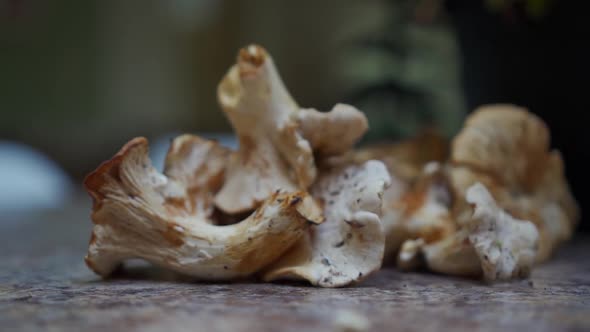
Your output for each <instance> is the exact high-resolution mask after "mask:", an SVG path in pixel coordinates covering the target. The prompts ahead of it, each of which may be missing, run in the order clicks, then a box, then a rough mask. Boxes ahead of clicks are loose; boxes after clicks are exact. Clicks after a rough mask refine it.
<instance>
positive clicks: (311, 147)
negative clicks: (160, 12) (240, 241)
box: [215, 45, 367, 213]
mask: <svg viewBox="0 0 590 332" xmlns="http://www.w3.org/2000/svg"><path fill="white" fill-rule="evenodd" d="M218 99H219V103H220V105H221V108H222V109H223V111H224V112H225V114H226V116H227V117H228V119H229V121H230V122H231V125H232V127H233V128H234V131H235V133H236V135H237V137H238V139H239V149H238V151H237V152H236V153H235V154H234V155H233V156H232V157H231V158H230V160H229V162H228V169H227V173H226V179H225V181H224V184H223V187H222V188H221V190H220V192H219V193H217V195H216V197H215V203H216V205H217V206H218V207H219V208H220V209H221V210H223V211H224V212H226V213H239V212H244V211H248V210H251V209H253V208H256V207H257V206H258V205H259V204H260V202H262V201H264V200H265V199H266V198H267V197H269V196H270V195H271V194H272V193H273V192H275V191H276V190H277V189H281V190H285V191H294V190H303V191H306V190H307V189H308V188H309V186H310V185H311V184H312V183H313V181H314V180H315V178H316V176H317V169H316V163H315V159H314V154H316V155H322V156H323V155H331V154H335V153H340V152H342V151H346V150H348V149H350V148H351V146H352V145H353V144H354V143H355V142H356V141H357V140H358V139H359V138H360V137H361V136H362V134H363V133H364V132H365V131H366V129H367V120H366V118H365V116H364V115H363V114H362V113H361V112H359V111H358V110H356V109H354V108H353V107H352V106H347V105H336V106H335V107H334V109H333V110H332V111H331V112H329V113H320V112H317V111H315V110H310V109H301V108H300V107H299V106H298V105H297V103H296V102H295V101H294V100H293V98H292V97H291V95H290V94H289V92H288V91H287V89H286V88H285V85H284V84H283V82H282V80H281V77H280V76H279V73H278V71H277V69H276V67H275V65H274V62H273V60H272V58H271V57H270V55H269V54H268V53H267V52H266V50H264V49H263V48H262V47H260V46H257V45H250V46H248V47H246V48H243V49H242V50H240V52H239V54H238V59H237V64H236V65H234V66H232V67H231V69H230V70H229V71H228V73H227V74H226V75H225V77H224V78H223V80H222V81H221V83H220V84H219V87H218ZM318 126H319V127H318ZM320 127H321V133H322V135H319V132H318V130H319V128H320Z"/></svg>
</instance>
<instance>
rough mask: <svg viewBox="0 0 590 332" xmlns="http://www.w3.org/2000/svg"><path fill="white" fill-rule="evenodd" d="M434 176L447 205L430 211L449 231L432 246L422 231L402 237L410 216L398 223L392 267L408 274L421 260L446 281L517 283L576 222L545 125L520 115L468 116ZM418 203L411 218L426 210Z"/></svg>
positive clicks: (492, 109) (490, 109) (486, 112)
mask: <svg viewBox="0 0 590 332" xmlns="http://www.w3.org/2000/svg"><path fill="white" fill-rule="evenodd" d="M441 176H443V177H445V178H446V181H445V185H444V187H446V190H447V191H448V192H449V193H452V197H453V201H452V202H449V203H448V204H443V205H439V206H435V207H437V211H440V213H441V214H440V215H443V216H445V218H449V220H451V221H452V223H453V224H454V226H455V228H456V232H452V231H451V232H448V233H447V235H446V236H445V237H443V238H441V239H439V240H438V241H434V242H432V241H428V237H427V236H426V234H424V232H419V233H410V232H409V231H408V226H407V225H409V222H408V220H411V219H412V218H415V217H414V215H415V214H416V212H413V213H412V214H410V215H409V216H405V218H400V220H401V221H399V222H398V224H399V225H402V226H404V227H403V228H402V231H403V233H402V234H404V235H405V236H406V237H407V239H408V240H407V241H406V242H405V243H404V245H403V246H402V250H401V252H400V254H399V255H398V263H399V264H400V266H403V267H408V268H412V267H414V266H416V265H417V264H418V263H419V262H420V261H423V262H425V263H426V265H427V266H428V267H429V268H430V269H432V270H434V271H438V272H441V273H446V274H454V275H480V274H481V273H483V275H484V276H485V277H486V278H487V279H491V280H493V279H509V278H514V277H518V276H524V275H527V274H528V272H529V271H530V269H531V267H532V266H533V263H534V261H535V260H536V261H542V260H544V259H546V258H547V257H548V256H549V255H550V254H551V253H552V252H553V251H554V250H555V247H556V246H557V245H558V244H559V243H560V242H561V241H563V240H566V239H568V238H569V237H570V236H571V233H572V230H573V227H574V225H575V223H576V220H577V218H578V208H577V205H576V202H575V200H574V199H573V197H572V196H571V193H570V191H569V188H568V185H567V182H566V180H565V177H564V174H563V162H562V160H561V156H560V154H559V152H557V151H549V132H548V130H547V128H546V126H545V124H544V123H543V122H542V121H541V120H540V119H539V118H537V117H536V116H534V115H532V114H530V113H528V112H527V111H526V110H524V109H522V108H518V107H515V106H510V105H493V106H486V107H482V108H480V109H479V110H476V111H475V112H474V114H473V115H471V116H470V117H469V118H468V119H467V121H466V124H465V127H464V128H463V130H462V131H461V132H460V133H459V135H457V137H456V138H455V139H454V141H453V146H452V150H451V161H450V163H449V164H448V165H447V166H445V167H444V172H443V174H441ZM419 184H420V182H418V185H419ZM418 185H415V186H414V187H413V188H412V190H410V191H409V193H410V194H411V193H412V192H416V187H417V188H419V186H418ZM418 192H419V190H418ZM410 197H411V196H410ZM418 197H420V196H418ZM399 201H403V200H399ZM418 202H419V204H418V206H419V209H415V210H416V211H420V210H421V209H428V208H429V207H428V206H432V204H431V203H429V202H428V201H427V200H418ZM472 204H476V208H475V214H474V211H473V209H472V207H471V205H472ZM400 211H402V212H403V211H405V210H404V209H400ZM422 217H423V218H425V219H428V220H430V223H431V224H436V223H439V222H440V218H436V217H435V216H430V217H429V216H428V215H422ZM524 220H526V222H525V221H524ZM531 222H532V223H531ZM533 225H534V226H533ZM421 258H422V260H421Z"/></svg>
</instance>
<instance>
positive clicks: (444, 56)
mask: <svg viewBox="0 0 590 332" xmlns="http://www.w3.org/2000/svg"><path fill="white" fill-rule="evenodd" d="M383 10H384V11H386V12H387V13H388V16H387V18H386V20H385V22H384V23H383V24H382V25H381V26H379V27H377V28H376V29H374V30H373V31H366V32H364V33H363V34H359V35H356V36H351V38H350V42H349V44H348V47H347V52H345V54H346V57H345V60H344V61H343V62H342V64H341V73H342V74H343V75H344V77H345V78H344V81H345V82H348V83H349V86H348V87H347V91H349V102H351V103H353V104H355V105H357V106H358V107H360V108H361V109H362V110H363V111H365V112H366V113H367V115H368V117H369V120H370V123H371V131H370V133H369V134H368V136H367V138H368V139H369V140H383V139H391V138H400V137H407V136H410V135H412V134H415V133H416V132H418V131H420V130H421V129H422V128H424V127H436V128H438V129H439V130H440V131H441V132H443V133H444V134H446V135H452V134H453V133H455V132H456V130H457V128H458V126H459V124H460V122H461V120H462V118H463V117H464V115H465V113H466V112H465V106H464V102H463V96H462V92H461V87H460V81H459V73H460V70H459V60H460V58H459V51H458V46H457V42H456V40H455V37H454V34H453V31H452V29H451V27H450V24H449V22H448V20H447V19H446V17H445V16H444V12H443V11H442V10H441V2H440V1H418V2H417V1H405V0H396V1H389V2H387V3H384V7H383ZM365 19H367V20H370V19H371V18H370V17H367V18H365Z"/></svg>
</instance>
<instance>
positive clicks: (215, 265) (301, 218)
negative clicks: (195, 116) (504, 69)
mask: <svg viewBox="0 0 590 332" xmlns="http://www.w3.org/2000/svg"><path fill="white" fill-rule="evenodd" d="M226 159H227V151H226V150H225V149H224V148H222V147H220V146H218V145H217V144H216V143H213V142H209V141H206V140H203V139H200V138H197V137H191V136H181V137H179V138H177V139H176V140H175V141H174V142H173V144H172V147H171V149H170V152H169V153H168V157H167V160H166V168H165V169H166V171H165V174H160V173H158V172H157V171H156V170H155V169H154V168H153V167H152V166H151V162H150V160H149V157H148V142H147V140H146V139H145V138H135V139H133V140H131V141H130V142H129V143H127V144H126V145H125V146H124V147H123V148H122V149H121V150H120V151H119V152H118V153H117V154H116V155H115V156H114V157H113V158H112V159H110V160H108V161H106V162H105V163H103V164H102V165H101V166H99V167H98V168H97V169H96V170H95V171H94V172H92V173H91V174H90V175H88V177H87V178H86V180H85V186H86V189H87V190H88V192H89V193H90V195H91V196H92V197H93V199H94V206H93V212H92V219H93V221H94V227H93V231H92V237H91V240H90V245H89V248H88V254H87V256H86V263H87V265H88V266H89V267H90V268H91V269H92V270H93V271H95V272H96V273H98V274H100V275H102V276H108V275H109V274H110V273H111V272H112V271H113V270H114V269H115V268H116V267H117V266H118V265H119V264H121V263H122V262H123V261H124V260H126V259H130V258H142V259H145V260H147V261H149V262H151V263H153V264H155V265H159V266H162V267H166V268H169V269H172V270H175V271H178V272H181V273H184V274H187V275H191V276H194V277H196V278H199V279H208V280H221V279H230V278H238V277H244V276H248V275H251V274H253V273H255V272H257V271H258V270H260V269H262V268H263V267H265V266H266V265H268V264H270V263H271V262H273V261H274V260H275V259H277V258H278V257H279V256H280V255H281V254H282V253H283V252H285V251H286V250H287V249H288V248H289V247H291V246H292V245H293V244H294V243H295V242H296V241H297V240H298V239H299V238H300V237H301V236H303V235H304V234H305V233H306V231H307V229H308V226H309V224H310V223H313V222H317V219H316V218H317V216H316V215H313V213H312V212H313V210H312V209H311V208H310V204H312V200H311V198H310V197H309V196H308V195H307V194H306V193H304V192H291V193H287V192H284V193H283V192H275V193H273V194H272V195H271V196H270V197H269V198H268V199H267V200H265V201H264V202H263V204H262V205H261V206H260V207H259V208H258V209H257V210H256V211H255V212H254V213H252V214H251V215H250V216H248V217H247V218H245V219H244V220H243V221H241V222H239V223H237V224H234V225H229V226H217V225H215V221H214V220H212V210H211V206H210V204H209V203H210V199H211V197H212V191H214V190H215V189H216V188H218V187H219V178H222V173H223V171H224V165H225V164H226V162H225V161H226Z"/></svg>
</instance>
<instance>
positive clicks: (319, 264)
mask: <svg viewBox="0 0 590 332" xmlns="http://www.w3.org/2000/svg"><path fill="white" fill-rule="evenodd" d="M389 183H390V179H389V174H388V172H387V169H386V167H385V165H383V163H381V162H379V161H375V160H372V161H368V162H366V163H364V164H362V165H348V166H343V167H340V168H336V169H332V170H328V171H325V172H324V173H321V174H320V176H319V179H318V181H317V182H316V183H315V184H314V185H313V187H312V188H311V194H312V196H313V197H314V198H315V199H317V200H319V201H321V202H322V203H323V206H324V216H325V221H324V222H323V223H322V224H320V225H318V226H317V227H312V228H311V229H310V230H309V234H308V236H306V237H304V238H303V239H302V240H301V241H299V242H298V243H297V245H296V246H295V247H294V248H292V249H291V250H289V251H288V252H287V253H286V254H285V255H284V256H283V257H281V258H280V259H279V260H278V261H277V262H276V263H274V264H273V265H272V266H271V267H270V268H269V269H268V270H267V272H266V273H265V275H264V279H265V280H277V279H304V280H307V281H309V282H310V283H311V284H313V285H318V286H322V287H341V286H346V285H349V284H351V283H355V282H359V281H361V280H363V279H364V278H366V277H367V276H368V275H369V274H370V273H372V272H374V271H376V270H378V269H379V268H380V267H381V261H382V259H383V251H384V245H385V234H384V233H383V227H382V225H381V222H380V219H379V216H380V214H381V197H382V194H383V191H384V190H385V188H387V186H388V185H389Z"/></svg>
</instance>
